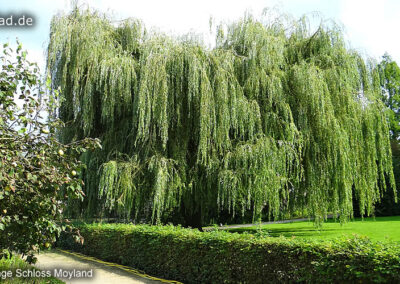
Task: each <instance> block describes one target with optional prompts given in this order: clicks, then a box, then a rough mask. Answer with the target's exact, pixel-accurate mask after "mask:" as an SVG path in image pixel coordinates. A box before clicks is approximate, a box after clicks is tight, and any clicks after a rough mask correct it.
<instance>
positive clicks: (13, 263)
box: [0, 256, 65, 284]
mask: <svg viewBox="0 0 400 284" xmlns="http://www.w3.org/2000/svg"><path fill="white" fill-rule="evenodd" d="M17 269H21V270H28V269H30V270H33V269H35V270H38V268H35V267H33V266H31V265H29V264H27V263H26V262H25V261H23V260H22V259H21V258H19V257H16V256H13V257H11V258H0V273H2V272H5V271H10V270H11V271H12V275H13V276H15V275H16V271H17ZM0 282H1V283H29V284H62V283H65V282H63V281H61V280H58V279H56V278H54V277H49V278H17V277H13V278H11V279H10V278H6V279H4V278H3V279H2V278H1V274H0Z"/></svg>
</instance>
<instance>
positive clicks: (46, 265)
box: [35, 250, 161, 284]
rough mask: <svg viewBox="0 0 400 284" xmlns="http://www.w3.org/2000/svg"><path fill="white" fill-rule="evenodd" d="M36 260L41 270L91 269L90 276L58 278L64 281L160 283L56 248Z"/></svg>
mask: <svg viewBox="0 0 400 284" xmlns="http://www.w3.org/2000/svg"><path fill="white" fill-rule="evenodd" d="M37 258H38V262H37V263H36V264H35V266H36V267H37V268H40V269H42V270H51V271H52V272H53V271H54V269H60V268H62V269H64V270H73V269H76V270H90V269H93V277H92V278H81V279H77V278H73V279H64V278H60V279H61V280H62V281H65V282H66V283H74V284H78V283H79V284H80V283H91V284H94V283H96V284H97V283H105V284H112V283H117V284H126V283H161V282H159V281H154V280H150V279H146V278H142V277H140V276H137V275H134V274H132V273H129V272H126V271H124V270H121V269H119V268H117V267H109V266H107V265H104V264H100V263H97V262H94V261H91V260H83V259H81V258H79V257H76V256H73V255H69V254H66V253H63V252H61V251H58V250H52V251H49V252H42V253H40V254H38V255H37Z"/></svg>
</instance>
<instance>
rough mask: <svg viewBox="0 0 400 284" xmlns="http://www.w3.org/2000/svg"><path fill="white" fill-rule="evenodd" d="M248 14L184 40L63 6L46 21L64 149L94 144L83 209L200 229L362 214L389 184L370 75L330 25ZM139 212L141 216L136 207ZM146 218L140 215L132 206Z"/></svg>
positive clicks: (386, 148)
mask: <svg viewBox="0 0 400 284" xmlns="http://www.w3.org/2000/svg"><path fill="white" fill-rule="evenodd" d="M265 20H266V21H264V22H261V21H258V20H255V19H254V18H253V17H251V16H248V15H247V16H245V17H244V18H243V19H242V20H240V21H238V22H236V23H234V24H231V25H228V26H223V25H221V26H219V27H218V28H217V37H216V46H215V47H214V48H213V49H207V48H206V47H205V46H204V44H203V43H202V42H201V41H199V40H196V39H193V37H191V36H187V37H182V38H174V37H171V36H168V35H165V34H162V33H159V32H154V31H149V30H146V29H145V27H144V26H143V24H142V23H141V22H140V21H136V20H126V21H122V22H119V24H116V23H114V22H111V21H110V19H108V18H107V17H106V16H104V15H101V14H98V13H93V12H90V11H82V10H78V9H77V10H74V11H73V12H72V13H71V14H69V15H60V16H56V17H55V18H54V19H53V21H52V24H51V33H50V42H49V47H48V72H49V74H50V75H51V78H52V82H53V87H54V88H61V91H62V92H61V94H62V96H63V104H62V107H61V108H60V111H59V114H60V117H61V118H62V119H63V120H64V121H65V122H66V124H67V127H66V128H65V130H64V131H63V132H62V133H61V134H60V135H61V139H62V140H64V141H71V140H75V139H80V138H82V137H87V136H89V137H99V138H101V140H102V141H103V150H102V151H98V152H97V153H95V154H93V153H87V154H85V156H84V157H83V160H84V161H85V163H86V164H87V171H86V172H85V176H84V178H85V182H86V191H87V192H86V194H87V196H88V201H87V204H85V205H84V206H83V207H84V210H86V212H91V213H89V214H94V213H96V212H97V213H98V212H99V211H100V210H102V208H103V206H105V208H108V209H110V210H114V211H113V212H116V213H117V214H119V215H120V216H125V217H127V218H130V217H135V216H137V214H138V213H140V214H142V213H143V212H147V211H149V212H150V213H149V215H151V216H152V219H153V220H156V221H159V220H160V219H161V218H162V217H163V216H164V214H170V213H171V212H177V211H180V212H181V214H182V215H184V216H185V215H191V214H192V215H193V214H195V213H196V212H197V214H201V215H202V218H203V220H207V221H208V220H209V218H211V217H212V216H215V215H216V214H218V212H219V211H221V210H228V211H229V212H230V213H231V214H233V215H234V214H235V213H236V212H238V211H239V212H241V213H244V212H245V211H247V210H252V211H253V212H254V216H255V217H257V216H259V214H260V213H261V211H262V210H264V209H266V210H267V211H268V212H269V214H270V216H271V217H274V218H279V217H280V216H282V215H281V214H282V212H291V211H292V210H298V209H299V208H300V209H301V210H305V212H307V213H308V214H309V215H310V216H313V217H315V218H316V220H317V222H319V221H322V220H323V219H324V218H325V217H326V215H327V213H328V212H334V213H338V214H340V216H341V218H342V219H343V220H345V219H346V218H348V217H351V216H352V212H353V209H352V191H353V190H354V191H355V194H356V197H357V199H358V200H359V204H360V208H361V212H362V214H371V213H372V212H373V209H374V207H373V205H374V203H375V202H377V201H378V200H379V199H380V196H381V194H382V192H383V190H385V188H386V183H387V182H389V183H390V184H392V185H394V183H393V172H392V163H391V150H390V144H389V137H388V133H389V131H388V125H387V122H386V120H385V116H384V106H383V104H382V103H381V101H380V100H379V99H378V98H379V94H380V87H379V75H378V73H377V71H376V68H375V65H374V63H373V62H365V61H364V60H363V58H362V57H361V56H360V55H359V54H358V53H356V52H355V51H352V50H349V49H347V48H346V46H345V42H344V40H343V36H342V32H341V30H340V29H339V28H338V27H337V26H335V25H323V24H321V26H320V27H319V28H318V30H317V31H315V32H313V33H312V32H311V30H310V28H309V27H308V26H309V25H308V24H307V21H306V19H301V20H300V21H294V20H293V21H292V20H285V21H279V20H273V21H268V19H265ZM149 208H150V209H149ZM146 210H147V211H146Z"/></svg>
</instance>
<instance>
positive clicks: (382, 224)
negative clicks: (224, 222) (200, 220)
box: [229, 216, 400, 241]
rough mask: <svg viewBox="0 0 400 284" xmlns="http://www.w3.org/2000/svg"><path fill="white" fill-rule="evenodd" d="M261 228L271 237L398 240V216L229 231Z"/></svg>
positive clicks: (399, 235)
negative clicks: (351, 237) (353, 236)
mask: <svg viewBox="0 0 400 284" xmlns="http://www.w3.org/2000/svg"><path fill="white" fill-rule="evenodd" d="M260 230H262V232H263V233H266V232H268V234H269V235H270V236H272V237H279V236H285V237H296V238H307V239H332V238H337V237H341V236H344V235H345V236H352V235H354V234H357V235H360V236H368V237H369V238H370V239H371V240H376V241H378V240H379V241H384V240H389V241H400V216H393V217H376V218H364V220H361V219H360V218H356V219H355V220H354V221H350V222H348V223H345V224H343V225H341V224H340V223H339V222H335V221H333V220H329V221H327V222H325V223H324V224H323V225H322V227H321V228H316V227H315V226H314V224H313V222H307V221H305V222H293V223H286V224H271V225H263V226H254V227H250V228H237V229H230V230H229V231H230V232H240V233H241V232H249V233H257V232H259V231H260Z"/></svg>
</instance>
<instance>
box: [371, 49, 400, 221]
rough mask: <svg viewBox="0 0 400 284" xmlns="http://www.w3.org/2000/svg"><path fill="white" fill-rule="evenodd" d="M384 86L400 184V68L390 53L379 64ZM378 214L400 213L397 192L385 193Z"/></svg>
mask: <svg viewBox="0 0 400 284" xmlns="http://www.w3.org/2000/svg"><path fill="white" fill-rule="evenodd" d="M377 68H378V70H379V74H380V78H381V80H380V85H381V88H382V101H383V102H384V103H385V105H386V107H387V110H386V114H387V117H388V121H389V128H390V138H391V148H392V161H393V171H394V177H395V180H396V185H397V186H398V185H399V184H400V145H399V138H400V113H399V110H400V68H399V66H398V65H397V63H396V61H394V60H392V58H391V57H390V55H389V54H387V53H385V55H383V56H382V60H381V62H380V63H379V64H378V66H377ZM376 211H377V212H376V213H377V214H378V215H383V216H391V215H399V214H400V204H398V203H397V194H396V193H395V194H393V192H392V191H389V192H387V193H385V194H384V195H383V197H382V201H381V202H380V203H379V204H378V205H377V210H376Z"/></svg>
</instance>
